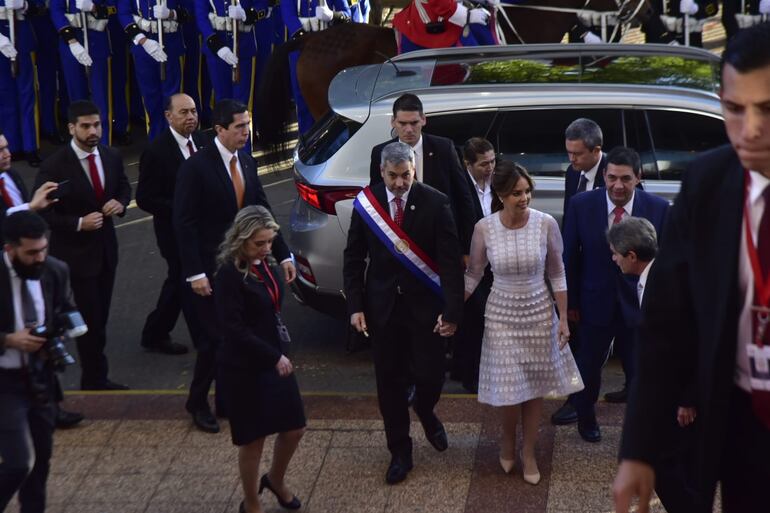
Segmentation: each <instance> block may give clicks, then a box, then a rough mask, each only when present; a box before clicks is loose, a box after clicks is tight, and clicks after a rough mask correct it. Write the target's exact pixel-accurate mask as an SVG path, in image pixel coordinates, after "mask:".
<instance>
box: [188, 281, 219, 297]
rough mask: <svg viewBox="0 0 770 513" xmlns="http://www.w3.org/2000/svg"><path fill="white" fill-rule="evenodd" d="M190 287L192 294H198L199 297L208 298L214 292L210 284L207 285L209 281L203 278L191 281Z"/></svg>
mask: <svg viewBox="0 0 770 513" xmlns="http://www.w3.org/2000/svg"><path fill="white" fill-rule="evenodd" d="M190 286H191V287H192V289H193V292H195V293H196V294H198V295H199V296H204V297H205V296H210V295H211V294H212V293H213V292H214V291H213V290H212V289H211V284H210V283H209V279H208V278H206V277H205V276H204V277H203V278H198V279H197V280H193V281H191V282H190Z"/></svg>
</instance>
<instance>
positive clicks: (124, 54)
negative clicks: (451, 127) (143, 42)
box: [107, 0, 130, 144]
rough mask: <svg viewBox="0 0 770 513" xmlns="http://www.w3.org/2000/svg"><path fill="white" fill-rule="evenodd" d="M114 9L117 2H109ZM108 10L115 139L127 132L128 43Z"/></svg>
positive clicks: (116, 20) (128, 99)
mask: <svg viewBox="0 0 770 513" xmlns="http://www.w3.org/2000/svg"><path fill="white" fill-rule="evenodd" d="M111 2H112V3H113V5H114V6H115V8H117V2H118V0H111ZM113 11H114V10H113V9H110V18H109V23H108V24H107V32H108V33H109V37H110V50H111V51H112V53H111V56H110V84H111V87H112V91H111V92H112V102H111V103H112V138H113V139H116V138H117V136H121V137H124V136H126V134H127V133H128V131H129V127H128V112H129V102H130V98H129V89H130V88H128V87H126V83H127V82H128V79H129V78H128V77H129V70H128V44H129V43H130V41H128V40H127V39H126V34H125V32H123V27H122V23H121V22H120V20H119V19H118V16H117V14H116V13H114V12H113ZM123 142H124V144H125V143H128V139H127V138H125V137H124V141H123Z"/></svg>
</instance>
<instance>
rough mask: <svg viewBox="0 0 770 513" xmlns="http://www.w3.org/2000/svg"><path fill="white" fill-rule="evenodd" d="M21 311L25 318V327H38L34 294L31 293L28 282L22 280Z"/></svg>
mask: <svg viewBox="0 0 770 513" xmlns="http://www.w3.org/2000/svg"><path fill="white" fill-rule="evenodd" d="M21 311H22V315H23V316H24V327H26V328H31V327H34V326H37V310H36V309H35V301H34V300H33V299H32V294H30V293H29V288H28V287H27V280H24V279H22V280H21Z"/></svg>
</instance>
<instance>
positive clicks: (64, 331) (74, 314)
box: [30, 310, 88, 372]
mask: <svg viewBox="0 0 770 513" xmlns="http://www.w3.org/2000/svg"><path fill="white" fill-rule="evenodd" d="M87 331H88V326H86V323H85V322H84V321H83V316H82V315H80V312H78V311H77V310H73V311H71V312H63V313H60V314H58V315H57V316H56V317H54V320H53V323H52V324H51V325H48V326H37V327H35V328H33V329H32V330H30V333H31V334H32V335H35V336H37V337H42V338H45V339H46V342H45V344H43V348H42V349H43V350H44V351H45V352H46V353H47V355H48V361H49V362H50V364H51V367H52V368H53V370H55V371H57V372H62V371H63V370H64V369H65V368H66V367H67V365H72V364H74V363H75V358H73V357H72V355H71V354H69V352H68V351H67V348H66V347H65V346H64V344H65V343H66V342H68V341H69V340H71V339H73V338H76V337H79V336H81V335H83V334H85V333H86V332H87Z"/></svg>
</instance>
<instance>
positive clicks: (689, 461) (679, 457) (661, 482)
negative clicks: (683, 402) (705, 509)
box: [655, 412, 698, 513]
mask: <svg viewBox="0 0 770 513" xmlns="http://www.w3.org/2000/svg"><path fill="white" fill-rule="evenodd" d="M696 422H697V421H696ZM671 424H672V425H671V427H670V429H671V430H672V432H673V434H672V436H671V439H672V440H673V443H672V444H671V446H670V447H669V448H668V450H666V451H664V453H663V455H662V456H661V458H660V460H659V462H658V463H657V464H656V465H655V493H657V494H658V498H660V502H661V504H663V507H664V508H665V509H666V512H667V513H690V512H692V511H695V510H696V502H697V497H698V494H697V491H696V487H695V473H696V472H695V471H696V463H695V462H696V451H695V425H694V424H691V425H689V426H687V427H684V428H683V427H680V426H679V425H678V424H677V423H676V419H675V418H674V414H673V412H672V418H671ZM661 438H663V437H661Z"/></svg>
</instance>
